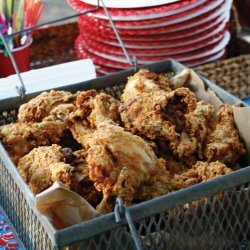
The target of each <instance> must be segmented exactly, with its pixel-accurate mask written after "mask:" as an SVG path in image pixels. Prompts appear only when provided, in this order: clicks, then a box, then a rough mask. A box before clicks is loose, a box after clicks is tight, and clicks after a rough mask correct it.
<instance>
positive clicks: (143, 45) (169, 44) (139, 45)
mask: <svg viewBox="0 0 250 250" xmlns="http://www.w3.org/2000/svg"><path fill="white" fill-rule="evenodd" d="M228 27H229V23H221V24H220V25H217V26H216V27H214V28H212V29H209V30H207V31H204V32H201V33H200V34H198V35H194V36H189V37H184V38H179V39H169V40H164V41H158V40H156V41H149V42H148V41H123V42H124V45H125V47H126V48H128V49H150V50H155V49H164V48H173V47H179V46H187V45H190V44H196V43H198V42H201V43H202V42H203V43H204V42H207V41H208V40H209V39H211V38H212V37H214V36H216V35H218V34H220V33H222V32H223V31H226V30H227V29H228ZM82 38H83V40H91V42H92V41H93V44H96V43H98V45H103V46H112V49H113V48H116V47H118V48H120V47H121V46H120V44H119V42H118V41H117V40H113V39H112V40H111V39H109V40H108V39H106V40H105V39H104V38H103V40H102V39H100V38H99V37H98V36H97V37H96V36H94V35H92V34H85V35H82ZM96 38H97V39H96Z"/></svg>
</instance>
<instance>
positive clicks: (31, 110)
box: [18, 90, 75, 123]
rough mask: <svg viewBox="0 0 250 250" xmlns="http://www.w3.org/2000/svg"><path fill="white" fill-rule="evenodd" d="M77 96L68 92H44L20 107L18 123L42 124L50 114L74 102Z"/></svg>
mask: <svg viewBox="0 0 250 250" xmlns="http://www.w3.org/2000/svg"><path fill="white" fill-rule="evenodd" d="M74 98H75V96H74V95H72V94H71V93H70V92H66V91H54V90H52V91H50V92H43V93H42V94H40V95H38V96H37V97H35V98H33V99H32V100H30V101H29V102H27V103H25V104H23V105H21V106H20V109H19V114H18V122H25V123H30V122H41V121H42V120H43V119H44V118H45V117H46V116H48V115H49V114H50V112H51V111H52V110H53V109H54V108H56V107H57V106H59V105H60V104H63V103H70V102H73V100H74Z"/></svg>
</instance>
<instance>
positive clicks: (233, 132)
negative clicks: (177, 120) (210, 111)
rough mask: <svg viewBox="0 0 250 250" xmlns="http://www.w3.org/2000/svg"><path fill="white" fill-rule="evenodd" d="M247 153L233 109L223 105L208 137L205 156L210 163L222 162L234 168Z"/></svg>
mask: <svg viewBox="0 0 250 250" xmlns="http://www.w3.org/2000/svg"><path fill="white" fill-rule="evenodd" d="M245 153H246V149H245V147H244V144H243V143H241V141H240V138H239V132H238V130H237V128H236V125H235V122H234V116H233V107H232V106H230V105H228V104H222V105H221V106H220V108H219V111H218V113H217V120H216V122H215V123H214V124H213V126H212V132H211V133H210V134H209V135H208V137H207V140H206V145H205V150H204V155H205V157H206V158H207V160H208V161H209V162H212V161H220V162H222V163H224V164H226V165H227V166H230V167H234V165H235V164H236V162H237V160H238V159H239V158H240V157H241V156H242V155H243V154H245Z"/></svg>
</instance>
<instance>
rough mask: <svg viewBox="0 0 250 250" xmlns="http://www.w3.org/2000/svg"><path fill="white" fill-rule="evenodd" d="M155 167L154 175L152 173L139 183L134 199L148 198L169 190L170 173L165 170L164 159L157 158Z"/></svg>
mask: <svg viewBox="0 0 250 250" xmlns="http://www.w3.org/2000/svg"><path fill="white" fill-rule="evenodd" d="M157 169H158V170H157V173H156V174H155V175H152V176H151V178H150V179H149V180H148V181H147V182H145V183H142V184H141V186H140V187H139V189H138V190H137V191H136V194H135V199H139V200H150V199H153V198H156V197H159V196H161V195H164V194H167V193H169V192H170V191H171V185H170V183H171V181H170V173H169V171H167V170H166V162H165V160H163V159H159V161H158V165H157Z"/></svg>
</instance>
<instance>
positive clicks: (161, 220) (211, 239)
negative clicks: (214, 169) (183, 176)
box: [0, 60, 250, 250]
mask: <svg viewBox="0 0 250 250" xmlns="http://www.w3.org/2000/svg"><path fill="white" fill-rule="evenodd" d="M146 67H147V68H149V69H150V70H152V71H155V72H158V73H160V72H167V71H174V72H177V71H181V70H182V69H184V66H182V65H180V64H179V63H177V62H175V61H173V60H167V61H161V62H157V63H154V64H151V65H147V66H146ZM132 74H134V71H133V70H132V69H131V70H126V71H122V72H119V73H116V74H114V75H109V76H104V77H100V78H97V79H93V80H90V81H87V82H83V83H79V84H75V85H70V86H64V87H63V88H60V89H63V90H66V91H71V92H76V91H78V90H87V89H91V88H95V89H98V90H103V91H105V92H106V93H109V94H111V95H113V96H114V97H119V96H120V94H121V92H122V89H123V88H124V83H126V81H127V77H128V76H130V75H132ZM202 79H203V80H204V83H205V86H206V87H209V88H211V89H212V90H214V91H215V92H216V93H217V95H218V96H219V97H220V98H221V99H222V101H223V102H226V103H229V104H235V103H237V102H240V99H238V98H236V97H234V96H232V95H231V94H229V93H228V92H226V91H225V90H223V89H221V88H220V87H218V86H216V85H215V84H213V83H212V82H210V81H209V80H206V79H205V78H203V77H202ZM37 94H39V93H36V94H30V95H27V96H25V98H24V100H23V101H22V102H27V101H28V100H30V99H31V98H33V97H34V96H36V95H37ZM20 104H21V101H20V99H19V98H11V99H6V100H1V101H0V112H1V113H0V123H1V124H4V123H10V122H14V121H15V119H16V115H17V109H18V107H19V106H20ZM249 185H250V167H246V168H244V169H240V170H237V171H235V172H232V173H230V174H227V175H225V176H222V177H219V178H216V179H213V180H209V181H207V182H204V183H201V184H197V185H194V186H190V187H188V188H185V189H182V190H179V191H176V192H173V193H170V194H167V195H164V196H161V197H158V198H155V199H153V200H150V201H147V202H143V203H140V204H137V205H134V206H132V207H129V208H124V207H123V206H122V205H121V204H120V205H118V206H116V209H115V210H116V213H111V214H107V215H103V216H101V217H98V218H95V219H92V220H89V221H85V222H82V223H80V224H78V225H74V226H71V227H68V228H65V229H62V230H56V229H55V228H54V227H53V226H52V224H51V223H50V222H49V221H48V220H47V218H46V217H44V216H42V215H41V214H40V213H39V212H38V210H37V208H36V205H35V197H34V195H33V193H32V192H31V191H30V189H29V187H28V186H27V184H26V183H25V181H24V180H23V179H22V177H21V176H20V174H19V173H18V171H17V169H16V167H15V165H14V164H13V162H12V161H11V159H10V157H9V156H8V153H7V152H6V150H5V149H4V146H3V145H2V144H0V203H1V204H2V206H3V208H4V209H5V211H6V213H7V214H8V216H9V218H10V220H11V221H12V223H13V224H14V227H15V228H16V231H17V233H18V234H19V235H20V237H21V239H22V241H23V242H24V244H25V245H26V247H27V249H38V250H39V249H61V248H63V247H66V246H68V247H69V248H68V249H135V248H137V249H194V248H195V249H249V247H250V232H249V220H250V211H249V209H250V199H249V196H250V190H249ZM194 201H195V202H194ZM184 205H185V206H184ZM121 210H123V211H121ZM116 221H118V222H116Z"/></svg>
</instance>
